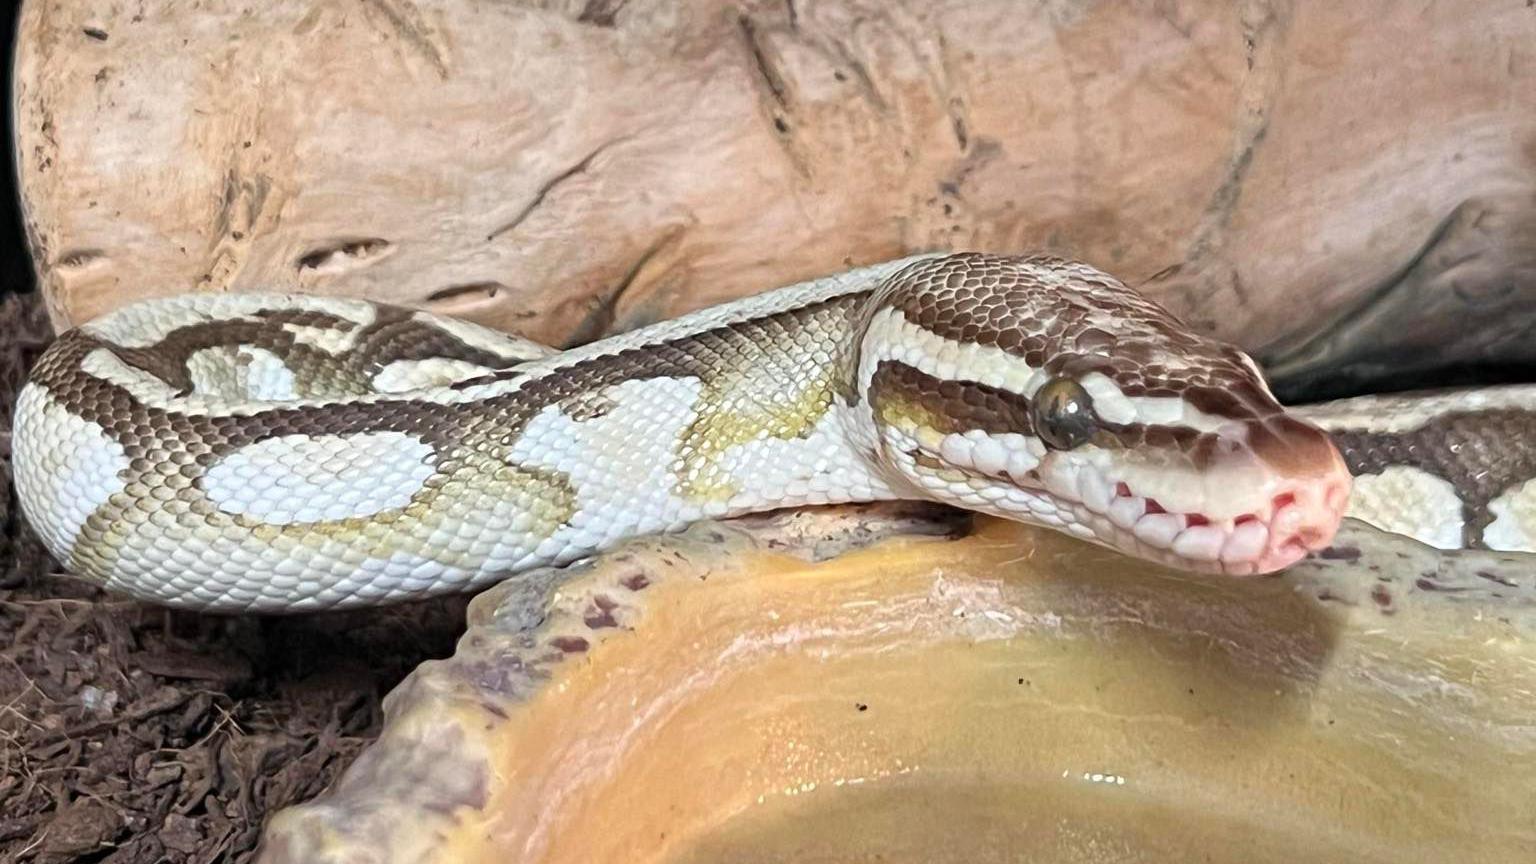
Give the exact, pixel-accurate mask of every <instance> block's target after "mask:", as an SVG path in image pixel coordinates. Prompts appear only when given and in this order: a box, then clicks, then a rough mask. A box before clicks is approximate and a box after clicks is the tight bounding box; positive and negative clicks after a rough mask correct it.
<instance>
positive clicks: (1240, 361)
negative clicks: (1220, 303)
mask: <svg viewBox="0 0 1536 864" xmlns="http://www.w3.org/2000/svg"><path fill="white" fill-rule="evenodd" d="M1531 401H1532V399H1531V396H1530V394H1529V392H1528V391H1527V390H1526V389H1523V388H1519V387H1511V388H1485V389H1481V390H1474V391H1467V392H1459V393H1444V394H1438V395H1430V396H1397V397H1375V398H1372V397H1364V398H1362V399H1357V400H1346V401H1342V402H1337V403H1328V404H1324V405H1319V406H1311V407H1308V408H1305V409H1297V408H1285V407H1283V406H1281V405H1280V404H1279V403H1278V402H1276V400H1275V399H1274V397H1273V396H1272V395H1271V393H1270V391H1269V388H1268V387H1267V385H1266V383H1265V381H1264V378H1263V376H1262V374H1261V372H1260V370H1259V368H1258V366H1257V365H1256V364H1255V363H1254V362H1253V361H1252V360H1251V359H1250V358H1249V357H1248V356H1247V355H1245V354H1244V353H1242V352H1241V351H1239V350H1238V349H1237V348H1235V347H1232V346H1230V345H1227V344H1224V343H1221V342H1218V341H1215V340H1213V339H1210V338H1207V337H1205V336H1202V335H1199V334H1197V333H1195V332H1193V331H1192V330H1191V329H1189V328H1188V327H1186V326H1185V325H1184V324H1182V323H1181V322H1180V321H1179V320H1178V319H1177V318H1175V317H1174V316H1173V315H1171V314H1170V313H1168V312H1167V311H1165V310H1164V309H1162V308H1161V307H1159V306H1157V305H1156V304H1154V303H1152V302H1151V301H1150V300H1148V299H1146V298H1144V297H1142V296H1141V295H1140V294H1138V293H1136V292H1135V291H1134V290H1132V289H1130V288H1128V287H1126V286H1125V285H1124V284H1122V283H1121V282H1119V281H1117V280H1116V279H1114V278H1113V277H1111V276H1109V275H1107V274H1105V273H1103V272H1100V271H1099V270H1096V269H1094V268H1092V267H1090V266H1088V265H1085V264H1082V263H1077V262H1072V261H1066V260H1061V259H1058V258H1051V257H1044V256H1028V257H1014V256H998V255H984V254H975V253H965V254H943V255H940V254H934V255H919V256H913V257H909V258H904V259H901V260H897V261H891V262H887V263H883V264H878V265H874V266H869V267H863V268H859V269H855V270H852V271H849V272H846V273H843V274H839V275H836V276H831V277H826V278H822V279H817V280H814V281H810V282H805V283H802V284H798V285H793V286H789V287H785V288H780V289H778V290H775V291H770V292H767V293H764V294H760V295H757V296H754V297H750V298H747V299H743V300H739V301H736V302H733V303H728V304H724V305H721V306H716V307H712V308H709V309H704V310H700V311H698V312H694V313H692V314H689V315H685V316H683V317H680V318H677V319H675V320H672V321H667V322H662V323H659V324H655V325H653V326H650V327H646V328H643V329H639V330H635V331H633V332H629V333H625V334H621V335H617V336H613V337H611V338H608V339H605V340H602V341H598V342H595V343H592V344H589V345H586V346H583V347H578V348H574V349H571V350H567V351H561V352H555V351H552V350H550V349H548V348H545V347H543V346H540V345H537V344H534V343H531V342H527V341H525V340H521V339H518V338H516V337H512V336H508V335H506V334H502V333H498V332H496V331H493V330H489V329H486V328H483V327H479V326H475V325H472V324H468V323H465V322H462V321H456V320H452V319H446V318H442V317H437V316H433V315H430V314H427V313H424V312H418V311H412V310H409V309H404V308H400V307H395V306H389V305H383V304H377V303H371V302H367V301H362V300H349V299H337V298H321V297H313V296H302V295H277V294H272V295H266V294H220V295H183V296H178V297H172V298H164V299H156V300H149V301H144V302H140V303H136V304H133V305H130V306H126V307H124V308H121V309H119V310H117V311H115V312H112V313H110V314H108V315H106V316H104V317H102V318H99V319H97V320H95V321H92V322H90V323H88V324H86V325H84V326H81V327H79V328H76V329H74V330H71V331H68V332H66V333H64V334H63V335H62V336H60V338H59V339H57V340H56V341H55V343H54V344H53V345H52V346H51V348H50V349H49V350H48V352H47V353H46V354H45V355H44V357H43V358H42V359H41V360H40V361H39V362H38V364H37V365H36V367H35V368H34V370H33V371H32V374H31V377H30V379H29V381H28V383H27V384H26V385H25V387H24V389H23V390H22V392H21V394H20V397H19V402H18V406H17V413H16V421H15V430H14V461H15V470H16V482H17V489H18V493H19V496H20V499H21V503H22V506H23V508H24V510H25V512H26V514H27V516H28V518H29V521H30V522H31V523H32V525H33V526H34V527H35V528H36V529H37V531H38V532H39V534H40V535H41V536H42V537H43V539H44V542H45V543H46V544H47V546H48V548H49V549H50V550H51V551H52V553H53V554H54V556H55V557H56V558H57V559H58V560H59V561H61V562H62V563H63V564H64V565H65V566H66V567H67V568H68V569H69V570H71V571H73V572H75V573H77V574H80V575H82V576H85V577H88V578H91V579H95V580H99V581H100V582H102V583H104V584H105V585H106V586H108V587H109V588H111V589H114V590H118V591H122V592H126V593H129V594H132V595H135V596H138V597H141V598H145V599H149V600H153V601H156V602H160V603H165V604H170V605H175V606H184V607H195V608H204V609H222V610H262V611H292V610H304V609H320V608H332V607H343V606H356V605H366V604H378V603H384V602H390V601H398V600H405V599H411V598H418V597H423V596H427V595H430V594H436V593H442V592H448V591H463V590H466V589H470V588H473V587H476V586H481V585H485V584H488V583H490V582H494V581H497V580H501V579H505V578H507V577H509V576H512V575H514V574H516V573H518V572H520V571H524V570H527V569H529V568H532V567H536V566H540V565H548V564H561V563H566V562H571V561H575V560H577V559H580V558H583V557H586V556H590V555H592V554H594V553H597V552H599V551H602V550H603V549H606V548H609V547H611V546H613V545H614V544H616V543H618V542H619V541H621V540H623V539H625V538H628V537H633V536H637V535H644V534H650V533H657V532H664V531H670V530H676V529H679V528H681V527H683V526H685V525H687V524H689V523H691V522H694V521H697V520H701V519H709V518H721V517H729V516H733V515H738V514H744V513H748V512H753V511H760V510H766V509H773V508H781V507H792V506H801V505H816V504H828V503H837V502H853V501H874V500H881V499H893V498H915V499H927V500H933V501H939V502H944V503H947V504H951V505H955V506H958V507H962V508H966V509H969V510H974V511H980V512H985V513H990V514H995V515H998V516H1003V517H1006V518H1009V519H1015V520H1019V521H1024V522H1031V523H1037V524H1042V525H1046V526H1050V527H1053V528H1056V529H1058V530H1061V531H1065V532H1069V533H1071V534H1073V535H1076V536H1078V537H1082V538H1084V539H1085V540H1089V541H1093V542H1097V543H1101V544H1105V545H1108V546H1112V547H1114V548H1117V549H1120V550H1122V551H1124V552H1125V553H1127V554H1131V555H1136V556H1140V557H1143V558H1146V559H1149V560H1152V561H1156V562H1159V563H1162V564H1166V565H1171V566H1175V567H1180V568H1183V569H1188V570H1195V571H1208V572H1212V573H1226V574H1233V575H1248V574H1258V573H1269V572H1273V571H1276V570H1280V569H1283V568H1285V567H1286V566H1288V565H1290V564H1292V563H1294V562H1295V561H1297V560H1299V559H1300V558H1302V557H1303V556H1305V555H1307V554H1308V553H1310V552H1313V551H1316V550H1319V549H1321V548H1323V547H1325V546H1326V545H1327V544H1328V543H1329V541H1330V539H1331V538H1332V536H1333V534H1334V532H1335V530H1336V528H1337V527H1338V524H1339V521H1340V519H1341V517H1342V515H1343V514H1344V513H1345V512H1346V508H1347V510H1348V513H1349V514H1350V515H1354V516H1358V517H1360V518H1362V519H1365V520H1367V521H1371V522H1374V523H1376V524H1377V525H1379V526H1380V527H1382V528H1384V529H1386V530H1389V531H1394V532H1398V533H1403V534H1407V535H1410V536H1413V537H1415V538H1417V539H1419V540H1421V541H1423V542H1426V543H1429V544H1431V545H1435V546H1439V547H1442V548H1461V547H1484V548H1495V549H1510V550H1520V551H1532V550H1533V549H1536V484H1532V483H1530V482H1529V481H1530V478H1531V477H1533V476H1536V450H1533V449H1532V448H1529V447H1525V446H1523V445H1522V444H1521V443H1520V442H1522V441H1536V429H1532V428H1531V427H1532V426H1533V420H1532V419H1531V418H1532V417H1533V416H1536V415H1532V414H1530V413H1528V412H1527V410H1526V407H1525V406H1526V405H1527V404H1529V403H1530V402H1531ZM1352 475H1354V476H1353V477H1352ZM1351 489H1352V490H1353V491H1351Z"/></svg>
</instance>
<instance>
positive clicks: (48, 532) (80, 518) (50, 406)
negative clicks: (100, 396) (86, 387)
mask: <svg viewBox="0 0 1536 864" xmlns="http://www.w3.org/2000/svg"><path fill="white" fill-rule="evenodd" d="M13 433H14V434H13V440H12V446H13V448H14V449H13V453H12V460H13V461H12V464H13V465H14V466H15V471H16V488H17V492H18V494H19V497H20V499H21V501H22V504H23V505H24V508H25V510H26V514H27V521H29V522H30V523H31V524H32V527H33V528H35V529H36V530H37V532H38V534H40V535H41V536H42V538H43V541H44V542H45V543H46V544H47V546H48V550H49V551H50V552H52V553H53V555H54V557H55V558H57V559H59V560H60V561H66V562H67V561H68V560H69V559H70V556H71V553H72V551H73V550H74V546H75V541H76V540H77V539H78V538H79V536H80V530H81V528H82V527H83V526H84V525H85V520H86V518H87V517H89V516H90V515H91V514H92V513H94V512H96V510H97V509H98V508H100V507H101V506H102V505H104V504H106V503H107V501H108V499H110V498H111V497H112V496H113V495H115V494H117V493H119V492H122V491H123V489H124V488H125V487H126V484H127V481H126V477H127V476H128V472H129V469H130V467H131V465H130V462H129V460H128V456H127V454H126V453H125V452H124V450H123V447H122V445H120V444H118V443H117V442H116V441H113V440H112V439H111V438H109V437H108V436H107V434H106V430H105V429H103V428H102V427H101V426H100V425H98V424H96V423H92V422H90V421H88V420H84V419H81V418H80V417H77V416H75V415H74V414H72V413H70V412H69V411H68V410H66V409H65V408H64V407H63V406H62V405H60V404H59V403H58V401H57V400H55V399H54V398H53V397H52V396H50V395H49V394H48V393H47V391H45V390H44V389H43V388H41V387H39V386H37V385H35V384H29V385H27V386H26V387H25V388H23V389H22V391H21V397H20V398H19V399H18V401H17V406H16V425H15V429H14V430H13Z"/></svg>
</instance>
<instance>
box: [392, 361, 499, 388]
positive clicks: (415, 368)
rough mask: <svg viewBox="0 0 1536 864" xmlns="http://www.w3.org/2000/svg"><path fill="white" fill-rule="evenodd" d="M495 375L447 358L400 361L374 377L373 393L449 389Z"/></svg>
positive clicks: (483, 368)
mask: <svg viewBox="0 0 1536 864" xmlns="http://www.w3.org/2000/svg"><path fill="white" fill-rule="evenodd" d="M495 371H496V370H494V369H491V368H490V367H488V366H480V365H478V364H475V363H467V362H465V361H463V360H449V359H446V358H443V357H430V358H428V359H426V360H396V361H394V362H393V363H390V364H389V365H387V366H385V367H384V368H383V369H381V370H379V374H377V375H375V376H373V389H374V390H376V391H378V392H380V393H404V392H407V391H410V390H419V389H421V388H423V387H445V386H447V385H449V384H453V383H455V382H458V381H467V380H469V379H470V378H478V377H480V376H482V375H490V374H491V373H493V372H495Z"/></svg>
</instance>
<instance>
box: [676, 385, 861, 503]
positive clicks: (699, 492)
mask: <svg viewBox="0 0 1536 864" xmlns="http://www.w3.org/2000/svg"><path fill="white" fill-rule="evenodd" d="M742 377H745V376H744V375H743V376H735V375H732V376H726V377H722V378H721V379H717V380H715V381H712V382H710V386H708V387H705V388H704V390H703V392H702V393H701V394H700V399H701V402H700V405H699V416H698V419H696V420H695V421H694V422H693V423H692V424H691V425H690V426H689V427H688V429H687V430H686V431H684V432H683V434H682V437H681V438H680V439H679V440H678V447H677V456H678V458H677V464H676V468H675V469H674V470H675V471H676V473H677V477H678V483H677V489H678V493H679V494H681V495H683V496H684V497H686V498H690V499H693V500H700V501H728V500H730V499H731V497H732V496H734V495H736V494H737V493H738V492H740V491H741V483H740V482H739V481H738V480H737V479H735V478H733V477H732V476H731V475H732V473H733V472H731V471H730V470H729V468H728V466H725V465H723V464H721V463H722V457H723V456H725V454H726V453H727V451H729V450H730V449H731V448H733V447H743V446H748V445H750V444H752V442H755V441H766V440H769V439H776V440H779V441H791V440H795V439H800V438H806V437H808V436H809V435H810V433H811V430H812V429H814V428H815V427H816V425H817V423H818V421H820V420H821V419H822V418H823V417H826V416H827V409H828V408H830V407H831V405H832V379H831V377H830V376H829V375H824V376H822V377H819V378H816V379H814V380H812V381H809V382H806V383H805V384H804V385H803V386H801V387H798V388H797V387H794V386H790V387H787V388H786V387H784V386H783V385H784V382H778V384H777V386H775V387H772V388H771V389H767V390H766V393H767V396H768V398H763V399H759V400H752V401H747V400H742V399H740V398H737V399H736V400H734V401H731V400H730V398H729V397H730V395H731V394H733V393H734V394H738V395H739V394H740V393H743V392H752V389H756V390H758V391H759V392H762V391H763V390H764V389H765V388H764V385H762V384H759V385H758V386H757V387H756V388H752V389H749V387H751V385H750V384H749V383H746V382H743V381H741V380H740V378H742ZM775 391H777V392H775ZM773 397H778V398H773ZM768 464H772V463H771V462H770V463H768Z"/></svg>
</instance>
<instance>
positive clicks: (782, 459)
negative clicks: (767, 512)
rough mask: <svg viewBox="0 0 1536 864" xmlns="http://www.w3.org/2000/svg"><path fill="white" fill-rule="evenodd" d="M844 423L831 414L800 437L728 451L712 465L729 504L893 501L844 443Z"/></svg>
mask: <svg viewBox="0 0 1536 864" xmlns="http://www.w3.org/2000/svg"><path fill="white" fill-rule="evenodd" d="M844 423H845V419H844V418H842V417H840V416H839V415H838V413H837V412H836V411H833V410H829V411H827V412H826V413H825V414H823V415H822V416H821V417H819V418H818V419H817V420H816V423H815V425H814V426H813V427H812V428H811V429H810V430H809V431H808V433H807V434H806V435H804V436H803V437H795V438H787V439H786V438H778V437H775V436H772V435H765V436H762V437H759V438H756V439H754V440H752V441H747V442H745V443H742V444H736V445H733V446H730V447H727V448H726V449H725V450H724V452H722V453H721V454H720V455H719V456H718V457H717V458H716V459H715V465H716V467H717V469H718V470H719V472H720V473H721V475H722V476H723V477H724V478H725V481H726V483H727V484H728V485H729V486H731V487H732V488H734V489H735V490H736V492H735V495H734V496H733V497H732V498H731V500H730V502H729V504H730V507H731V508H732V509H747V508H752V507H756V506H760V505H763V504H765V503H766V504H771V505H772V506H782V507H792V506H800V505H806V504H831V503H837V502H842V501H873V500H879V499H882V498H889V497H892V495H891V491H890V487H889V486H888V485H887V484H886V482H885V481H884V480H883V479H881V478H880V477H878V476H876V475H875V474H874V473H873V472H872V471H871V470H870V468H869V465H868V463H867V462H866V461H865V460H864V458H863V457H861V456H860V455H859V454H858V452H857V451H855V450H854V449H853V448H852V447H851V446H850V445H849V443H848V440H847V436H846V435H845V434H844V431H843V426H844Z"/></svg>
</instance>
